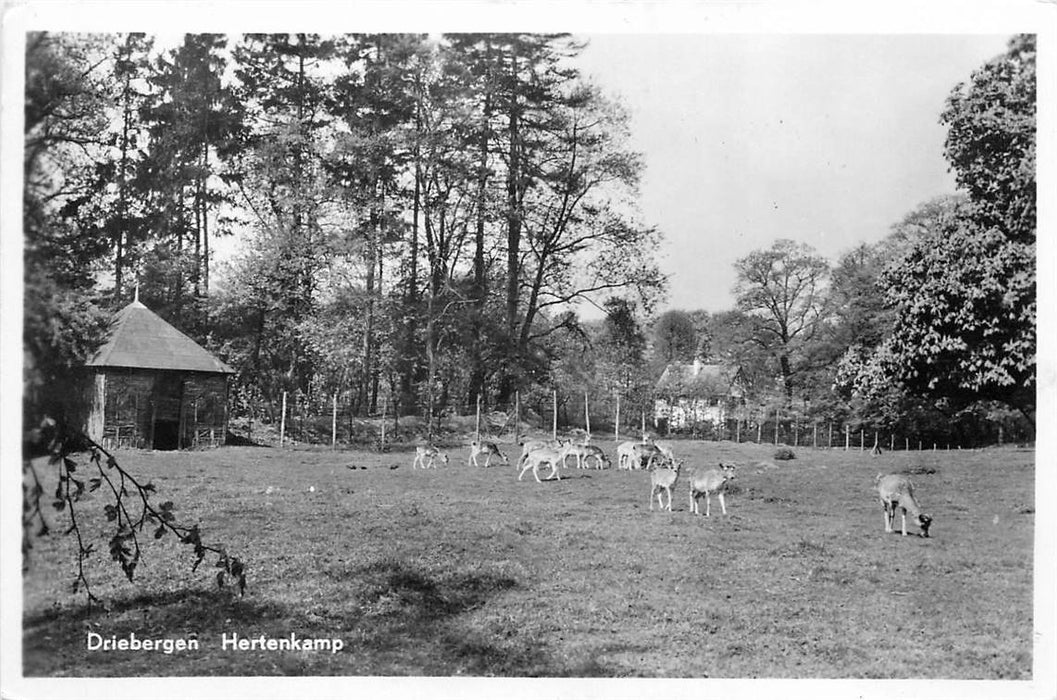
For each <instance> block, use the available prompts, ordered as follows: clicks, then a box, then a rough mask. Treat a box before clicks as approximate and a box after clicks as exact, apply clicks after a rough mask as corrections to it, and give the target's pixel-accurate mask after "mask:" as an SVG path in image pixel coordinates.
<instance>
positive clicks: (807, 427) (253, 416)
mask: <svg viewBox="0 0 1057 700" xmlns="http://www.w3.org/2000/svg"><path fill="white" fill-rule="evenodd" d="M329 404H330V405H329V406H325V404H323V403H322V402H320V401H318V400H317V401H314V402H310V401H306V400H305V399H304V398H303V397H301V396H297V395H293V396H288V395H284V397H283V399H282V401H281V405H280V407H278V410H276V409H275V408H272V409H271V410H264V409H263V408H262V407H257V408H256V410H254V407H253V406H249V405H246V406H243V407H242V408H243V410H242V411H235V412H233V416H234V420H233V426H232V429H233V431H234V432H236V433H240V434H241V436H242V437H245V438H247V439H249V440H250V441H254V440H260V441H267V442H275V441H276V440H278V441H279V442H280V443H283V442H288V441H294V442H299V443H308V444H317V445H321V444H330V445H332V446H338V445H374V446H385V445H389V444H396V443H401V442H411V441H421V440H422V439H426V438H428V439H431V440H436V441H437V442H444V441H448V442H459V441H463V440H465V439H466V438H467V436H468V435H477V434H478V433H480V434H481V435H483V436H486V437H487V438H488V439H502V440H517V439H518V438H519V436H523V435H525V434H526V433H529V432H533V433H537V434H538V433H541V432H542V433H551V432H553V433H554V434H556V435H561V436H569V435H577V436H579V435H583V434H585V433H586V434H593V435H594V436H595V437H596V438H598V439H604V437H603V436H611V437H612V438H613V439H638V438H640V437H641V436H642V434H643V433H647V434H649V435H651V436H653V437H660V438H665V439H693V440H706V441H730V442H736V443H754V444H760V445H774V446H780V445H781V446H789V447H794V448H812V449H828V450H845V451H859V452H867V451H871V452H872V451H900V450H918V451H924V450H932V451H940V450H958V449H971V448H977V447H984V446H991V445H999V446H1001V445H1005V444H1011V443H1012V444H1030V443H1033V442H1034V426H1029V425H1025V424H1024V422H1023V421H1022V422H1020V423H1019V424H1017V423H1015V422H1014V423H1013V424H1010V423H1009V422H1008V421H1006V422H1003V421H989V420H983V419H976V420H973V421H969V422H964V423H963V424H956V423H950V424H948V425H944V426H928V427H923V426H917V425H914V424H913V423H911V422H905V423H904V424H901V425H894V426H887V425H874V424H869V423H865V422H863V421H854V420H839V419H829V420H827V419H819V418H813V417H810V416H808V417H805V416H802V415H796V414H793V413H791V412H790V411H788V410H783V409H781V408H777V409H757V410H748V409H746V408H745V407H744V406H742V407H740V410H734V411H730V410H724V409H723V407H721V406H710V407H706V410H703V411H701V412H698V413H691V414H686V413H679V412H677V411H672V410H670V409H669V410H662V409H661V408H659V407H658V404H657V403H656V402H655V403H654V405H653V406H651V407H649V408H647V405H646V403H645V402H644V401H638V402H634V401H629V402H627V403H621V402H620V401H619V400H616V401H612V400H610V401H605V402H598V405H597V407H596V408H595V409H590V408H589V405H590V402H589V400H588V397H584V396H579V397H570V396H565V397H561V396H560V395H558V394H557V392H555V393H554V395H553V397H552V400H551V401H547V402H541V401H536V402H535V403H533V404H532V405H530V406H523V405H521V404H520V403H519V402H518V401H517V400H515V402H514V403H512V404H510V405H503V406H493V407H490V408H488V409H484V408H481V409H480V411H479V412H478V411H474V410H471V411H467V410H466V407H461V408H462V410H453V409H448V410H445V411H441V412H438V413H437V414H436V415H435V416H434V418H433V422H432V425H430V421H429V420H428V417H426V416H421V415H415V414H410V415H409V414H403V412H401V411H399V410H393V409H392V407H390V406H389V405H388V404H387V403H386V402H383V403H382V405H381V409H380V410H379V411H377V412H375V413H374V414H372V415H369V416H361V415H358V411H356V410H355V408H354V406H353V405H352V402H351V401H350V400H343V397H342V396H341V395H334V396H332V397H331V399H330V401H329ZM546 404H550V405H549V406H547V405H546ZM321 408H329V409H330V410H329V411H325V410H321ZM547 408H550V411H547ZM592 411H593V412H592ZM255 431H256V437H255V436H254V432H255Z"/></svg>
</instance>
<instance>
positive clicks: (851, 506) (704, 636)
mask: <svg viewBox="0 0 1057 700" xmlns="http://www.w3.org/2000/svg"><path fill="white" fill-rule="evenodd" d="M599 444H601V445H602V446H603V447H605V448H606V449H607V451H609V452H610V453H611V456H612V455H613V452H614V450H613V443H612V442H608V443H599ZM673 444H674V446H675V452H676V454H677V456H680V457H683V458H685V459H686V464H687V466H688V467H689V466H692V465H694V464H713V465H714V464H715V463H716V462H718V461H720V460H722V461H734V462H736V463H737V464H738V478H737V481H736V482H735V485H736V488H735V489H734V492H733V493H732V494H731V495H730V496H728V498H727V506H728V515H727V516H725V517H724V516H723V515H722V514H721V512H720V509H719V504H718V502H717V500H716V499H713V502H712V516H711V517H710V518H706V517H704V516H692V515H691V514H690V513H689V502H688V494H687V479H686V475H685V473H684V475H682V476H681V477H680V480H679V482H678V484H677V485H676V490H675V499H674V506H673V508H674V511H673V512H671V513H668V512H660V511H656V510H655V511H654V512H650V510H649V500H648V499H649V490H650V486H649V474H648V473H647V472H643V471H634V472H628V471H618V470H615V469H609V470H604V471H596V470H584V471H581V470H577V469H574V468H570V469H567V470H564V471H563V473H562V477H563V478H562V479H561V480H560V481H549V482H544V483H542V484H538V483H536V482H535V480H533V479H532V476H531V473H529V474H527V475H526V476H525V480H523V481H520V482H519V481H517V473H516V469H515V468H514V467H513V466H504V465H502V464H493V465H492V466H491V467H489V468H487V469H485V468H473V467H470V466H467V463H466V459H467V456H468V450H467V448H465V447H456V448H451V449H450V450H449V451H448V453H449V455H450V456H451V463H450V464H449V465H447V466H444V465H439V466H438V468H437V469H435V470H432V469H431V470H428V471H421V470H414V471H413V470H412V469H411V463H412V460H413V457H414V452H413V450H412V451H410V452H407V451H398V450H394V451H392V452H388V453H371V452H365V451H351V450H350V451H342V450H338V451H331V450H329V449H322V448H315V449H311V448H301V447H298V448H294V449H277V448H269V447H225V448H221V449H217V450H210V451H196V452H187V451H185V452H140V451H121V452H118V453H117V457H118V460H119V462H120V464H121V465H122V466H124V467H126V468H128V469H130V470H131V471H132V472H133V473H134V474H137V475H142V476H143V478H144V479H149V480H151V481H153V482H154V484H155V486H157V488H158V494H157V496H156V499H157V500H158V501H159V502H161V501H165V500H172V501H174V502H175V504H176V514H177V518H178V521H179V522H181V523H182V524H193V523H199V524H200V526H201V529H202V533H203V541H204V542H206V543H210V544H215V543H223V544H225V545H226V546H227V547H228V549H229V551H231V552H232V553H233V554H236V555H238V556H240V557H242V558H243V559H244V560H246V561H247V567H248V568H247V575H248V589H247V592H246V595H245V597H242V598H239V597H238V596H237V595H232V593H231V592H230V591H229V590H218V589H217V586H216V584H215V581H214V575H215V571H214V570H212V569H210V568H209V566H211V564H212V559H207V560H206V563H205V564H204V565H203V566H202V567H201V568H200V569H199V570H198V571H197V572H194V573H192V572H191V570H190V569H191V563H192V562H193V556H192V554H191V552H190V551H188V548H187V547H185V546H181V545H180V544H178V543H177V542H176V541H175V540H174V539H173V538H172V537H171V535H170V536H166V537H164V538H162V539H160V540H157V541H155V540H154V539H153V538H151V536H150V532H149V531H147V532H146V533H145V535H146V537H145V539H146V541H147V544H146V549H145V552H144V558H143V561H142V562H141V564H140V566H139V569H138V570H137V575H136V583H135V584H130V583H129V582H128V581H127V580H126V579H125V578H124V576H123V575H122V573H121V571H120V569H119V567H118V566H117V565H116V563H115V562H112V561H110V560H109V557H108V554H107V551H106V541H105V540H103V541H101V542H98V543H97V545H96V549H97V552H96V553H95V554H93V556H92V557H91V558H90V559H89V560H88V568H89V571H88V573H89V577H90V580H91V581H92V582H93V590H94V591H95V593H96V594H97V595H99V596H100V597H102V598H104V599H106V600H108V601H109V602H110V604H111V610H110V612H109V613H103V612H93V613H92V614H91V615H86V613H85V609H84V596H83V594H74V593H72V592H71V585H72V582H73V579H74V576H75V573H76V545H75V541H74V540H73V538H72V536H69V537H63V536H62V535H61V534H58V533H61V532H63V530H64V529H65V526H66V524H67V523H66V522H64V520H63V518H64V517H65V514H64V513H54V511H51V512H49V513H48V517H49V519H50V522H51V524H52V532H53V533H56V534H53V535H51V536H49V537H45V538H42V539H38V540H37V541H36V542H35V544H34V548H33V550H32V552H31V555H30V565H29V569H28V570H27V572H26V573H25V575H24V614H23V623H24V630H23V655H24V656H23V668H24V672H25V674H26V675H27V676H122V677H125V676H216V675H245V676H268V675H346V676H361V675H363V676H366V675H370V676H402V675H424V676H457V675H471V676H530V677H537V676H553V677H674V678H756V677H761V678H762V677H779V678H796V677H802V678H944V679H949V678H959V679H1028V678H1031V674H1032V556H1033V555H1032V543H1033V528H1034V520H1035V516H1034V452H1033V451H1031V450H1023V449H1016V448H1005V449H993V450H982V451H951V452H943V451H941V452H929V451H927V452H909V453H904V452H896V453H888V452H886V453H884V454H883V455H881V456H878V457H871V456H869V454H864V453H860V452H844V451H840V450H812V449H798V450H796V455H797V458H796V459H795V460H792V461H780V462H779V461H774V460H773V456H774V448H773V446H766V445H764V446H756V445H735V444H733V443H710V442H675V443H673ZM507 453H508V456H510V458H511V460H512V461H513V460H514V459H515V458H516V455H517V452H516V450H515V449H512V448H510V447H509V446H507ZM511 453H512V454H511ZM613 458H614V459H615V457H613ZM571 463H572V461H571V460H570V464H571ZM38 471H39V472H40V473H42V474H43V473H45V472H47V468H46V467H45V466H43V465H39V466H38ZM79 471H81V472H84V471H86V467H82V468H81V470H79ZM881 471H886V472H889V471H890V472H899V471H904V472H907V473H910V474H911V475H912V478H913V480H914V482H915V485H916V489H917V495H918V499H919V501H920V502H921V504H922V506H923V507H924V509H925V510H926V511H927V512H929V513H931V514H932V515H933V517H934V519H935V520H934V523H933V527H932V537H931V538H929V539H923V538H919V537H906V538H904V537H901V536H899V535H898V534H896V535H886V534H885V533H884V531H883V518H882V509H881V507H880V504H879V501H878V500H877V497H876V492H875V491H874V485H873V482H874V477H875V475H876V474H877V473H878V472H881ZM51 484H52V487H51V489H48V484H45V489H46V492H50V491H51V490H53V489H54V482H51ZM98 493H99V492H97V494H96V495H93V496H89V497H88V499H87V500H86V501H84V502H83V503H82V509H81V517H82V518H83V520H82V522H81V524H82V527H83V528H84V532H85V533H88V534H98V533H100V532H102V531H103V529H104V527H105V525H107V523H106V520H105V518H104V516H103V514H102V512H101V511H102V502H101V497H100V496H99V495H98ZM702 512H704V503H702ZM897 525H898V519H897ZM913 529H914V532H916V528H913ZM88 630H94V631H96V632H97V633H99V634H101V635H103V636H104V637H107V638H109V636H110V635H116V636H118V637H127V636H128V635H129V633H135V635H136V636H137V637H138V638H141V639H142V638H166V637H170V638H190V637H196V638H197V639H198V640H199V642H200V649H199V650H198V651H186V652H177V653H174V654H162V653H144V652H120V651H111V652H101V651H88V650H87V649H86V643H85V642H86V634H87V631H88ZM231 633H238V634H240V635H242V636H259V635H261V634H264V635H268V636H269V637H279V638H282V637H289V635H290V634H291V633H295V634H296V635H297V636H298V637H300V638H306V637H320V638H340V639H342V640H343V641H344V645H345V646H344V649H343V650H342V651H341V652H340V653H337V654H332V653H329V652H326V651H312V652H305V651H287V652H276V651H261V650H257V651H235V650H226V651H225V650H221V644H220V640H221V635H222V634H231Z"/></svg>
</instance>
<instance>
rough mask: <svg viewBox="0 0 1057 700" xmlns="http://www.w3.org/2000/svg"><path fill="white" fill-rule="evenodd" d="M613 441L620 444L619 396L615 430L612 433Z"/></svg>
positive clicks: (618, 397) (618, 395) (618, 398)
mask: <svg viewBox="0 0 1057 700" xmlns="http://www.w3.org/2000/svg"><path fill="white" fill-rule="evenodd" d="M613 440H614V441H615V442H617V443H619V442H620V394H617V422H616V429H615V431H614V433H613Z"/></svg>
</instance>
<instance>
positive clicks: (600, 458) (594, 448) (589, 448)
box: [584, 445, 609, 469]
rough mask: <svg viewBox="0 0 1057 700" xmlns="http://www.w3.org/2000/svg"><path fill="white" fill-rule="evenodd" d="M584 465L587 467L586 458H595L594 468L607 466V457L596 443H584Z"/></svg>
mask: <svg viewBox="0 0 1057 700" xmlns="http://www.w3.org/2000/svg"><path fill="white" fill-rule="evenodd" d="M584 451H585V452H586V454H585V455H584V467H585V468H586V467H587V460H589V459H590V458H592V457H594V458H595V469H605V468H607V467H608V466H609V457H607V456H606V453H605V452H603V451H602V448H601V447H599V446H598V445H584Z"/></svg>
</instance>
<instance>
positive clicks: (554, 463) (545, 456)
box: [517, 447, 562, 481]
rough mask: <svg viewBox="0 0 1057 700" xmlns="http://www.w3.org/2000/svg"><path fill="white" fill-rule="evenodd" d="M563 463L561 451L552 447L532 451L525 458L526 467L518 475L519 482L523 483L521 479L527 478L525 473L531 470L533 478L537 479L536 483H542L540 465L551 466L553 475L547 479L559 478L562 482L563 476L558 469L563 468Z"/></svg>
mask: <svg viewBox="0 0 1057 700" xmlns="http://www.w3.org/2000/svg"><path fill="white" fill-rule="evenodd" d="M561 463H562V453H561V451H560V450H556V449H554V448H552V447H540V448H538V449H535V450H532V451H531V452H529V453H528V455H527V456H526V457H525V466H523V467H521V473H520V474H518V477H517V480H518V481H521V477H523V476H525V472H527V471H528V470H529V469H530V468H531V469H532V476H534V477H536V481H540V465H541V464H549V465H550V466H551V473H550V475H549V476H548V477H547V478H548V479H552V478H557V479H558V481H561V479H562V477H561V474H559V473H558V467H559V466H561Z"/></svg>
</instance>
